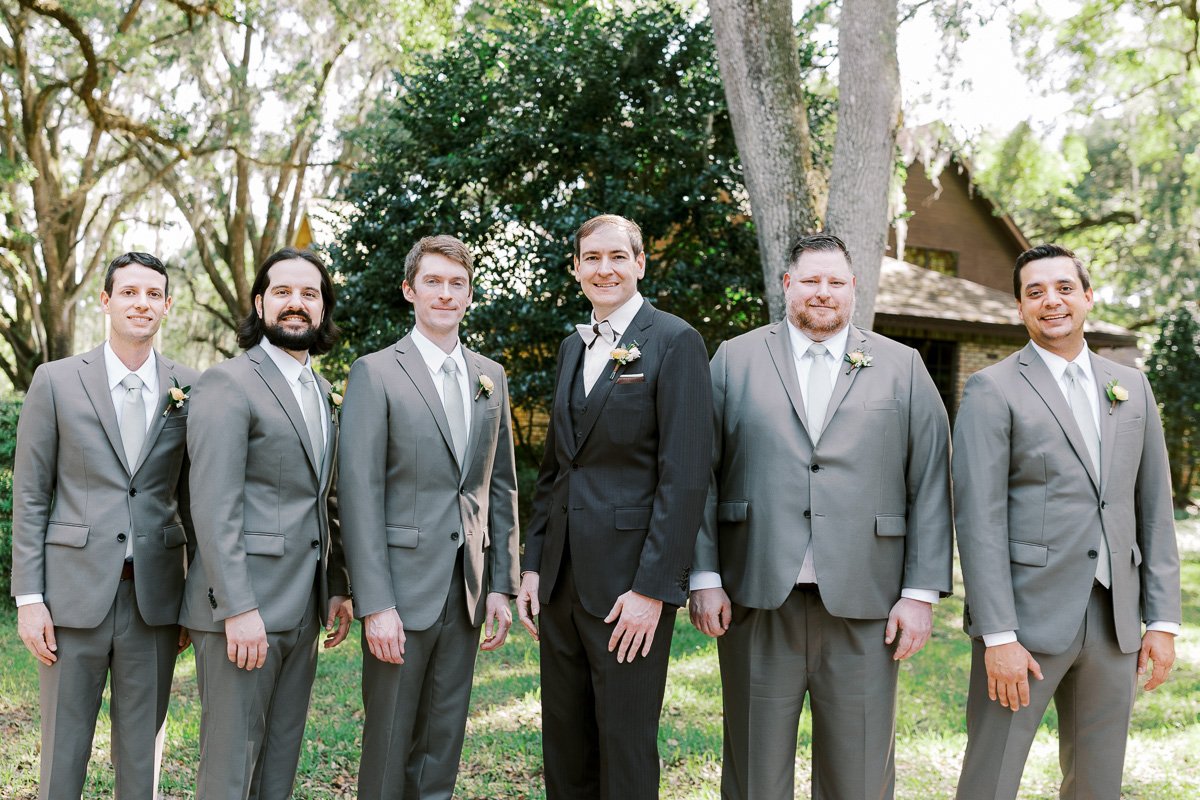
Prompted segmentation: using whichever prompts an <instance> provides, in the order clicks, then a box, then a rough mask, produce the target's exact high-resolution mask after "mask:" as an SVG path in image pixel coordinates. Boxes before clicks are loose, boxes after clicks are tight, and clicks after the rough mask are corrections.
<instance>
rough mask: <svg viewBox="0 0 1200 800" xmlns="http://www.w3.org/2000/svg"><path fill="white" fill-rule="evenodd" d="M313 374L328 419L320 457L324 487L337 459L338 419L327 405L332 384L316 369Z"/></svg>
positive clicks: (323, 411) (323, 410) (322, 484)
mask: <svg viewBox="0 0 1200 800" xmlns="http://www.w3.org/2000/svg"><path fill="white" fill-rule="evenodd" d="M313 375H315V376H316V378H317V388H318V389H319V390H320V392H321V410H322V413H324V414H325V419H327V420H329V435H328V438H327V440H326V442H325V457H324V458H323V459H321V487H322V488H324V487H325V485H326V484H328V483H329V480H330V478H331V477H332V475H333V465H334V463H335V461H336V459H337V440H338V419H337V415H336V414H334V413H333V409H332V408H331V407H330V405H329V392H330V391H331V390H332V389H333V386H332V384H330V383H329V381H327V380H325V379H324V378H322V377H321V376H320V375H319V374H317V371H316V370H313Z"/></svg>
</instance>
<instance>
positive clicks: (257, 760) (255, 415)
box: [180, 248, 352, 800]
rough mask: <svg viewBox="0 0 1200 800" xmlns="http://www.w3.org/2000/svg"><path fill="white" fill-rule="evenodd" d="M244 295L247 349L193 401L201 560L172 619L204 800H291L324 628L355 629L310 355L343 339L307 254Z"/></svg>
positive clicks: (332, 420)
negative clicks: (194, 714) (193, 712)
mask: <svg viewBox="0 0 1200 800" xmlns="http://www.w3.org/2000/svg"><path fill="white" fill-rule="evenodd" d="M252 295H253V297H254V307H253V308H252V309H251V311H250V313H249V314H248V315H247V316H246V318H245V319H244V320H243V321H242V323H241V326H240V327H239V329H238V343H239V344H240V345H241V347H242V348H243V349H244V350H245V351H246V352H245V353H243V354H242V355H240V356H238V357H237V358H233V359H231V360H229V361H226V362H224V363H222V364H218V365H217V366H215V367H213V368H212V369H210V370H208V371H207V372H205V373H204V374H203V375H202V376H201V377H200V380H199V381H198V382H197V383H196V386H195V388H194V390H193V392H192V398H191V401H190V406H191V409H192V413H191V422H190V423H189V425H188V434H189V435H188V452H189V455H190V457H191V459H192V464H193V465H194V468H193V471H192V473H191V483H190V488H191V499H192V512H193V515H194V516H195V517H196V520H197V523H196V539H197V544H198V550H197V558H196V560H195V562H194V563H193V564H192V565H191V568H190V570H189V572H188V576H187V586H186V588H185V591H184V603H183V610H182V612H181V619H180V622H181V624H182V625H183V626H184V627H186V628H187V629H188V630H190V631H191V633H192V639H193V641H194V642H195V647H196V678H197V682H198V683H199V687H200V703H201V707H202V713H201V719H200V767H199V774H198V776H197V785H196V797H197V798H198V800H210V799H211V798H220V799H221V800H246V799H247V798H259V799H260V800H284V798H288V797H291V794H292V783H293V782H294V780H295V777H296V765H297V763H298V762H299V758H300V745H301V742H302V741H303V738H304V723H305V717H306V716H307V714H308V700H309V693H310V691H311V689H312V683H313V677H314V676H315V674H316V665H317V638H318V631H319V629H320V627H321V624H322V622H324V625H325V627H326V629H327V630H329V631H330V632H329V633H328V634H327V636H326V638H325V646H326V647H334V646H336V645H338V644H340V643H341V641H342V640H343V639H344V638H345V637H346V634H347V633H348V632H349V629H350V620H351V619H352V615H351V608H350V602H349V599H348V595H349V593H350V592H349V581H348V577H347V573H346V568H345V561H344V559H343V557H342V549H341V538H340V536H339V532H338V527H337V509H336V505H335V501H334V499H333V497H331V496H330V487H332V486H333V484H334V472H335V469H334V467H335V464H336V456H337V439H338V426H337V417H336V416H335V414H334V413H333V409H332V408H331V402H330V399H329V397H330V386H329V383H328V382H327V381H326V380H325V379H324V378H322V377H320V376H319V375H317V374H316V373H315V372H314V371H313V369H312V365H311V359H310V356H312V355H320V354H321V353H325V352H327V351H328V350H329V348H330V347H331V346H332V345H333V343H334V341H335V339H336V337H337V327H336V326H335V325H334V323H333V310H334V306H335V303H336V298H335V296H334V292H333V284H332V282H331V281H330V278H329V273H328V271H327V270H326V268H325V265H324V264H323V263H322V262H321V259H320V258H318V257H317V256H316V255H315V254H314V253H312V252H310V251H307V250H305V251H300V250H295V249H292V248H285V249H283V250H280V251H279V252H277V253H275V254H274V255H272V256H271V257H270V258H268V259H267V260H266V261H265V262H264V263H263V265H262V267H261V268H259V271H258V275H257V276H256V277H255V280H254V287H253V289H252ZM335 623H336V628H335V627H334V625H335Z"/></svg>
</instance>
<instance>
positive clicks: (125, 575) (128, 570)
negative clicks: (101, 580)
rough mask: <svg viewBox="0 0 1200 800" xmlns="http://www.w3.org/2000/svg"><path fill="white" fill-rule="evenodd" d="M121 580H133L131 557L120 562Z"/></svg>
mask: <svg viewBox="0 0 1200 800" xmlns="http://www.w3.org/2000/svg"><path fill="white" fill-rule="evenodd" d="M121 580H123V581H131V580H133V559H129V560H127V561H123V562H121Z"/></svg>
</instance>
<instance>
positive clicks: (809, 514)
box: [804, 508, 812, 519]
mask: <svg viewBox="0 0 1200 800" xmlns="http://www.w3.org/2000/svg"><path fill="white" fill-rule="evenodd" d="M804 518H805V519H812V511H810V510H809V509H807V508H806V509H804Z"/></svg>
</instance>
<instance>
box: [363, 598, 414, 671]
mask: <svg viewBox="0 0 1200 800" xmlns="http://www.w3.org/2000/svg"><path fill="white" fill-rule="evenodd" d="M363 630H365V631H366V633H367V649H368V650H370V651H371V655H373V656H375V657H376V658H378V659H379V660H380V661H384V662H386V663H388V664H403V663H404V642H405V640H406V637H405V636H404V623H403V622H401V621H400V615H399V614H397V613H396V609H394V608H389V609H387V610H386V611H376V612H375V613H374V614H367V616H366V618H365V619H363Z"/></svg>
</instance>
